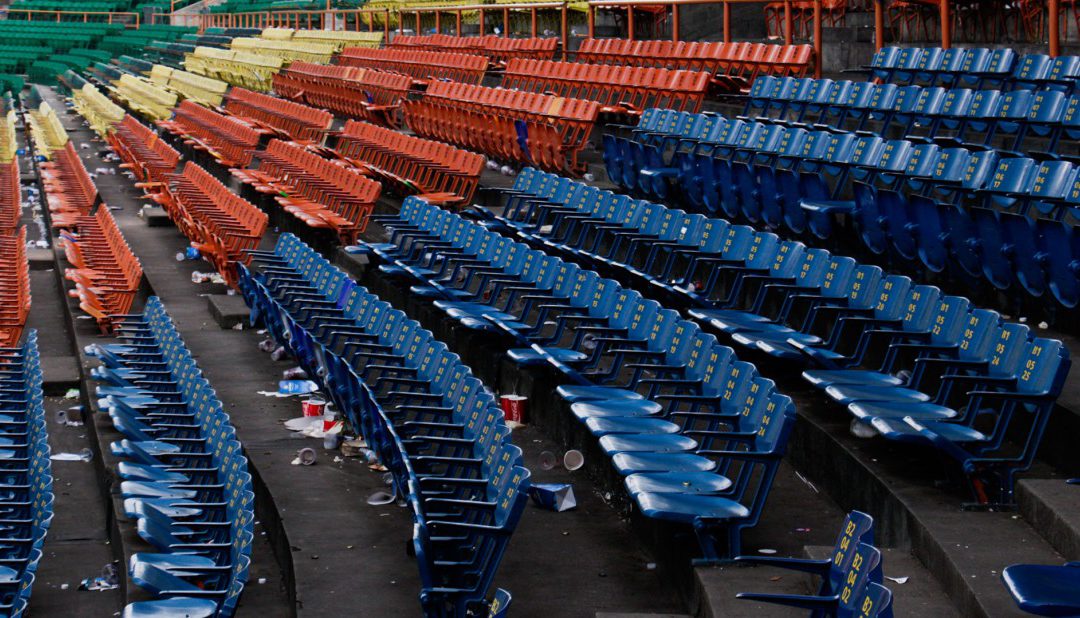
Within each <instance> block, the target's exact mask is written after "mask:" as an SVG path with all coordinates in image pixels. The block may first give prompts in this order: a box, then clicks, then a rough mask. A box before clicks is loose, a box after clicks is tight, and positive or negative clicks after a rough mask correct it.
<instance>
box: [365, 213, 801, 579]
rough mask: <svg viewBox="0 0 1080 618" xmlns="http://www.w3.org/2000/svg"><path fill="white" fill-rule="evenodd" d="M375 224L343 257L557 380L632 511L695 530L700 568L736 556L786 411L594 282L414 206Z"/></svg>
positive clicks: (695, 331) (690, 341) (749, 379)
mask: <svg viewBox="0 0 1080 618" xmlns="http://www.w3.org/2000/svg"><path fill="white" fill-rule="evenodd" d="M381 221H382V223H383V225H384V226H385V227H386V228H387V229H388V230H389V231H390V233H391V236H390V241H389V242H388V243H378V244H362V245H360V246H358V247H355V248H352V249H350V250H351V251H353V252H364V253H367V254H369V255H371V256H372V257H373V259H374V260H376V261H377V262H378V263H379V264H380V265H379V270H380V271H382V272H383V273H384V274H386V275H390V276H406V277H409V278H411V279H413V280H415V281H416V282H417V283H419V285H417V286H414V287H413V288H412V289H411V291H412V292H413V293H414V294H416V295H418V296H423V297H431V298H435V299H437V300H435V302H434V304H435V306H437V307H439V308H440V309H442V310H443V311H444V312H445V313H446V314H447V315H448V316H449V317H451V318H453V319H456V320H458V321H460V322H461V323H462V324H464V325H466V326H470V327H473V328H487V329H489V330H495V331H496V332H506V333H508V334H510V335H511V336H512V337H513V338H514V339H515V340H517V341H519V342H521V343H524V344H526V345H529V346H530V347H528V348H524V349H515V350H510V352H509V353H508V356H509V358H511V359H512V360H514V361H516V362H518V363H521V364H525V365H528V364H534V363H547V362H550V363H552V364H553V365H555V366H556V367H558V368H560V369H561V370H563V372H564V373H565V375H567V376H568V377H570V378H572V379H573V380H574V381H575V382H576V384H572V385H563V386H561V387H559V389H558V392H559V394H560V395H561V396H562V397H563V399H565V400H566V401H567V402H568V403H569V404H570V409H571V411H572V412H573V414H574V416H576V417H577V418H578V419H579V420H580V421H581V422H582V423H584V424H585V426H586V427H587V428H588V430H589V431H590V432H591V433H592V434H593V435H594V436H595V437H596V438H597V439H598V441H599V445H600V448H601V449H602V450H603V451H604V452H605V453H606V454H607V455H608V456H609V457H610V458H611V460H612V463H613V465H614V467H615V468H616V470H617V471H618V472H619V473H620V474H622V475H623V476H625V477H626V478H625V485H626V488H627V491H628V493H629V494H630V496H631V497H632V498H633V500H634V501H635V503H636V504H637V506H638V507H639V508H640V510H641V512H642V513H643V514H644V515H645V516H647V517H652V518H656V519H661V520H667V521H674V522H678V523H682V524H687V525H690V526H692V527H693V530H694V532H695V534H696V535H697V537H698V541H699V544H700V546H701V551H702V555H703V557H704V559H705V560H709V561H716V560H719V559H720V558H721V557H723V556H730V555H734V554H737V553H738V550H739V547H740V537H741V531H742V530H743V529H745V528H748V527H751V526H753V525H756V523H757V521H758V519H759V518H760V516H761V513H762V509H763V507H764V503H765V499H766V498H767V496H768V493H769V489H770V487H771V484H772V481H773V478H774V476H775V474H776V470H777V467H778V465H779V462H780V459H781V457H782V456H783V453H784V450H785V448H786V444H787V439H788V436H789V435H790V432H791V428H792V426H793V424H794V420H795V408H794V405H793V404H792V402H791V399H790V398H788V397H787V396H785V395H782V394H780V393H779V392H777V391H776V389H775V387H774V385H773V383H772V382H771V381H770V380H767V379H765V378H763V377H761V376H760V375H758V373H757V371H756V369H755V368H754V367H753V366H752V365H750V364H748V363H745V362H742V361H739V360H738V359H736V358H735V356H734V354H733V352H732V350H731V349H730V348H728V347H726V346H722V345H719V344H718V343H717V342H716V338H715V337H714V336H713V335H710V334H707V333H704V332H702V331H701V329H700V328H699V327H698V326H697V325H696V324H694V323H693V322H690V321H687V320H684V319H681V318H680V316H679V314H678V312H676V311H674V310H671V309H663V308H662V307H661V306H660V305H659V303H657V302H655V301H651V300H645V299H643V298H642V296H641V295H640V294H639V293H637V292H634V291H631V290H628V289H625V288H623V287H622V286H620V285H619V284H618V283H617V282H615V281H612V280H610V279H602V278H601V277H600V276H599V275H598V274H597V273H595V272H592V271H586V270H584V269H581V268H579V267H577V266H576V265H574V264H570V263H566V262H563V261H562V260H560V259H558V258H555V257H552V256H549V255H546V254H544V253H542V252H540V251H537V250H533V249H529V248H528V247H526V246H525V245H522V244H521V243H516V242H512V241H511V240H509V239H508V238H506V237H503V236H500V235H499V234H497V233H495V232H491V231H488V230H486V229H484V228H483V227H482V226H480V225H478V224H476V223H473V222H471V221H468V220H467V219H465V218H464V217H462V216H460V215H457V214H454V213H451V212H448V211H446V210H442V209H440V208H438V207H436V206H433V205H431V204H428V203H427V202H424V201H423V200H421V199H419V198H410V199H408V200H406V202H405V204H404V205H403V207H402V210H401V212H400V213H399V214H398V215H392V216H385V217H382V218H381ZM718 535H721V538H723V537H726V545H725V544H723V543H720V544H718V543H717V536H718ZM718 545H719V547H718Z"/></svg>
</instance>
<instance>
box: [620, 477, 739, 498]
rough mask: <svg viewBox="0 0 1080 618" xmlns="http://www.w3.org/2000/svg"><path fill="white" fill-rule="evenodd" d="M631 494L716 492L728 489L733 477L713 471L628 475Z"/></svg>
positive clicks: (627, 481)
mask: <svg viewBox="0 0 1080 618" xmlns="http://www.w3.org/2000/svg"><path fill="white" fill-rule="evenodd" d="M625 482H626V490H627V491H628V492H630V494H631V495H634V494H639V493H644V492H654V493H676V494H714V493H719V492H722V491H727V490H728V489H729V488H730V487H731V485H732V483H731V479H729V478H727V477H726V476H721V475H719V474H715V473H713V472H647V473H641V474H631V475H630V476H628V477H626V481H625Z"/></svg>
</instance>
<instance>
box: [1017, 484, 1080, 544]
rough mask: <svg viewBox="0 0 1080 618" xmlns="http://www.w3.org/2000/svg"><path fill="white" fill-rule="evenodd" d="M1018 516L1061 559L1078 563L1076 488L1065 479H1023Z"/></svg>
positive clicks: (1079, 531) (1079, 521) (1079, 500)
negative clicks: (1061, 557) (1036, 532)
mask: <svg viewBox="0 0 1080 618" xmlns="http://www.w3.org/2000/svg"><path fill="white" fill-rule="evenodd" d="M1016 500H1017V502H1018V503H1019V505H1020V513H1022V514H1023V516H1024V519H1025V520H1027V521H1028V523H1030V524H1031V526H1032V527H1033V528H1034V529H1036V530H1038V531H1039V533H1040V534H1041V535H1042V537H1043V538H1044V539H1046V541H1047V542H1049V543H1050V545H1052V546H1053V547H1054V549H1056V550H1057V551H1058V552H1059V553H1060V554H1061V555H1062V556H1063V557H1064V558H1065V559H1067V560H1080V486H1077V485H1068V484H1066V483H1065V479H1023V480H1021V481H1020V483H1019V485H1018V486H1017V490H1016Z"/></svg>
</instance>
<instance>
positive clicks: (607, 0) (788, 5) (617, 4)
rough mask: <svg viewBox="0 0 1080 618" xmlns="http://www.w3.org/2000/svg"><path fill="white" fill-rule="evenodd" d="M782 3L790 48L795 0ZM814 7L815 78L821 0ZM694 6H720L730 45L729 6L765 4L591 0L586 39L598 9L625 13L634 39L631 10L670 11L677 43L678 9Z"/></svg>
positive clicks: (726, 0) (754, 1)
mask: <svg viewBox="0 0 1080 618" xmlns="http://www.w3.org/2000/svg"><path fill="white" fill-rule="evenodd" d="M780 1H782V2H783V3H784V43H786V44H787V45H791V43H792V40H793V38H794V35H793V32H794V30H793V28H794V17H793V12H792V3H793V2H794V1H795V0H780ZM813 3H814V35H813V45H814V74H815V76H816V77H821V28H822V15H821V0H813ZM695 4H720V5H722V6H723V32H724V41H731V40H732V39H731V5H732V4H765V3H764V2H762V0H590V2H589V38H592V37H593V35H594V32H595V26H596V11H597V9H610V10H625V11H626V25H627V36H628V37H629V38H630V39H631V40H633V38H634V9H639V8H666V7H670V8H671V39H672V40H673V41H678V40H679V25H680V24H679V22H680V13H681V11H680V7H683V6H689V5H695Z"/></svg>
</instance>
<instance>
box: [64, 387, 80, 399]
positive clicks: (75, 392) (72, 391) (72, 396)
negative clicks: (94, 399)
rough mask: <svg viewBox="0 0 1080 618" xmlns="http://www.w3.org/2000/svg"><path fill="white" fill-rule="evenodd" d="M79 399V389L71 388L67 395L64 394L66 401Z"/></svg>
mask: <svg viewBox="0 0 1080 618" xmlns="http://www.w3.org/2000/svg"><path fill="white" fill-rule="evenodd" d="M78 398H79V389H77V388H69V389H68V391H67V392H66V393H64V399H78Z"/></svg>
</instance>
